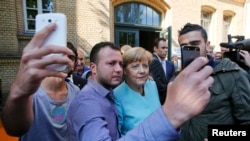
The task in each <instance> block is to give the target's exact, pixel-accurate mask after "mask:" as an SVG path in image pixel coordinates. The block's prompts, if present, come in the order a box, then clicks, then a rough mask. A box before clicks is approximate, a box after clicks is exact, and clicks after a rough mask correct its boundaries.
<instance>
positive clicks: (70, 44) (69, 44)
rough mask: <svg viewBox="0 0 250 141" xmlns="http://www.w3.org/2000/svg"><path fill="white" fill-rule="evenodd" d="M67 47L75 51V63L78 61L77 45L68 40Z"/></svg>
mask: <svg viewBox="0 0 250 141" xmlns="http://www.w3.org/2000/svg"><path fill="white" fill-rule="evenodd" d="M67 47H68V48H69V49H70V50H72V51H73V53H74V54H75V58H76V59H75V63H76V62H77V57H78V54H77V50H76V48H75V46H74V45H73V44H72V43H71V42H67Z"/></svg>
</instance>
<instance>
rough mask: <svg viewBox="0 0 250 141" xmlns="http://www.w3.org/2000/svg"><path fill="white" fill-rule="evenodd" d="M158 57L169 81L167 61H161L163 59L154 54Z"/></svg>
mask: <svg viewBox="0 0 250 141" xmlns="http://www.w3.org/2000/svg"><path fill="white" fill-rule="evenodd" d="M154 54H155V55H156V57H157V58H158V59H159V61H160V62H161V65H162V68H163V70H164V72H165V77H166V79H167V67H166V60H165V59H164V60H161V58H160V57H159V56H158V54H156V53H154Z"/></svg>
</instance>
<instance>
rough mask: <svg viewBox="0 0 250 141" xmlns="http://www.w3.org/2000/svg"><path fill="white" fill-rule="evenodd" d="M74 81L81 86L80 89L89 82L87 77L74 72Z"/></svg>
mask: <svg viewBox="0 0 250 141" xmlns="http://www.w3.org/2000/svg"><path fill="white" fill-rule="evenodd" d="M72 79H73V83H74V84H75V85H76V86H78V87H79V88H80V90H81V89H82V88H83V87H84V86H85V84H87V79H84V78H81V77H79V76H77V75H75V74H72Z"/></svg>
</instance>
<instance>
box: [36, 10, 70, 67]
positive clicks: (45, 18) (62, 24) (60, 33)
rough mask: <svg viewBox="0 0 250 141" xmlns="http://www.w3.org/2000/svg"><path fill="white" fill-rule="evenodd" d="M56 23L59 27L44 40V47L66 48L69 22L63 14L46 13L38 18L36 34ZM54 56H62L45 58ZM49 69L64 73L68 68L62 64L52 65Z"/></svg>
mask: <svg viewBox="0 0 250 141" xmlns="http://www.w3.org/2000/svg"><path fill="white" fill-rule="evenodd" d="M53 22H55V23H56V24H57V27H56V29H55V30H54V31H52V33H51V34H50V35H49V36H48V37H47V38H46V39H45V40H44V42H43V44H42V46H46V45H59V46H64V47H66V43H67V41H66V40H67V20H66V16H65V15H64V14H62V13H44V14H38V15H37V16H36V32H39V31H40V30H42V29H43V28H44V27H45V26H47V25H48V24H50V23H53ZM53 55H62V54H50V55H47V56H45V57H52V56H53ZM47 68H48V69H54V70H57V71H64V70H65V69H66V68H67V66H66V65H61V64H52V65H49V66H47Z"/></svg>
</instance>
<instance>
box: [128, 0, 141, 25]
mask: <svg viewBox="0 0 250 141" xmlns="http://www.w3.org/2000/svg"><path fill="white" fill-rule="evenodd" d="M138 14H139V5H138V4H135V3H133V4H131V9H130V14H129V17H128V22H129V23H138Z"/></svg>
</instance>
